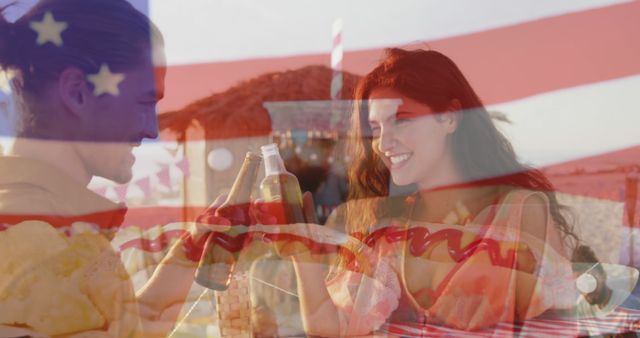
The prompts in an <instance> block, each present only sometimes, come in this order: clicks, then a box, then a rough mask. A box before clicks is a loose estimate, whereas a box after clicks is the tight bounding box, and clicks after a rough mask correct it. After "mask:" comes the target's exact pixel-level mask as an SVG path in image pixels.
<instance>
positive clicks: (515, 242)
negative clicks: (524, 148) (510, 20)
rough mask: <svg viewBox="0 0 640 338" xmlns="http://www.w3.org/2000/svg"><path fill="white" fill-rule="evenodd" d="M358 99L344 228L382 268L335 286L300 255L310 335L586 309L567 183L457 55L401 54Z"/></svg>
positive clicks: (332, 277)
mask: <svg viewBox="0 0 640 338" xmlns="http://www.w3.org/2000/svg"><path fill="white" fill-rule="evenodd" d="M355 102H356V107H355V109H354V116H353V119H352V129H353V130H352V136H353V140H352V142H351V150H352V151H353V158H354V159H355V163H354V164H353V165H352V166H351V167H350V170H349V189H350V194H349V201H348V202H347V203H346V205H345V206H343V207H342V208H341V209H340V210H338V212H337V213H336V214H335V215H334V217H333V218H332V219H331V220H330V223H331V224H332V225H333V226H340V227H344V228H345V230H346V232H347V233H349V234H350V235H352V236H354V237H356V238H359V239H361V241H362V243H364V244H365V245H364V249H363V250H362V251H360V252H359V254H360V255H366V256H367V259H366V261H367V262H368V264H364V265H366V266H367V267H366V268H360V270H358V269H353V268H348V267H347V264H346V263H345V260H344V259H342V260H341V262H340V263H338V264H336V265H335V266H334V267H333V268H332V271H331V272H330V273H329V276H328V277H327V279H326V283H325V284H326V289H325V288H323V285H321V283H319V282H318V279H320V280H322V278H320V276H321V274H320V273H319V272H317V271H312V269H311V268H310V267H305V264H301V262H302V261H304V260H303V259H302V258H301V257H294V262H295V266H296V271H297V273H298V281H299V282H298V288H299V292H300V294H301V309H302V312H303V318H304V319H305V320H304V322H305V325H306V327H307V329H308V330H309V332H310V333H317V334H321V335H334V334H340V335H351V334H365V333H368V332H371V331H375V330H376V329H377V328H378V327H380V326H381V325H382V324H383V323H385V322H389V321H398V322H419V323H420V322H422V323H425V322H434V323H440V324H443V325H448V326H452V327H455V328H459V329H468V330H472V329H478V328H482V327H487V326H491V325H494V324H496V323H498V322H503V321H516V320H526V319H529V318H532V317H535V316H538V315H540V314H541V313H543V312H545V311H546V310H548V309H565V308H569V307H571V306H572V305H573V303H574V302H575V299H576V293H575V288H574V285H575V283H574V282H573V280H572V274H571V265H570V263H569V260H568V258H567V257H570V255H569V253H570V252H571V251H572V249H573V247H574V246H575V245H576V244H577V242H578V241H577V237H576V235H575V234H574V232H573V231H572V228H571V226H570V224H569V222H568V221H567V220H566V218H565V216H564V215H563V210H562V207H561V206H560V204H559V203H558V201H557V199H556V196H555V194H554V192H553V187H552V185H551V183H550V182H549V181H548V180H547V179H546V178H545V176H544V175H543V174H542V173H541V172H540V171H538V170H536V169H533V168H530V167H527V166H525V165H523V164H521V163H520V162H519V161H518V160H517V157H516V154H515V152H514V150H513V148H512V147H511V145H510V143H509V141H508V140H507V139H506V138H505V137H504V136H503V135H502V134H501V133H500V131H499V130H498V129H497V128H496V126H495V125H494V124H493V121H492V119H491V116H490V114H489V113H488V112H487V110H486V109H485V108H484V106H483V104H482V102H481V100H480V99H479V97H478V96H477V95H476V93H475V92H474V90H473V89H472V87H471V86H470V84H469V82H468V81H467V80H466V78H465V77H464V75H463V74H462V72H461V71H460V70H459V69H458V67H457V66H456V65H455V63H454V62H453V61H452V60H451V59H449V58H448V57H446V56H445V55H443V54H441V53H439V52H436V51H431V50H414V51H408V50H402V49H398V48H394V49H389V50H387V52H386V57H385V58H384V60H383V61H382V62H381V63H380V64H379V65H378V66H377V67H376V68H375V69H374V70H373V71H371V72H370V73H368V74H367V75H366V76H365V77H364V78H363V79H362V80H361V82H360V84H359V86H358V87H357V89H356V93H355ZM309 259H312V258H309ZM361 266H362V264H361ZM353 270H357V271H353ZM318 290H320V291H318ZM325 290H326V292H325ZM328 299H330V300H331V301H328ZM314 323H317V324H314Z"/></svg>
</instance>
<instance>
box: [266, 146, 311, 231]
mask: <svg viewBox="0 0 640 338" xmlns="http://www.w3.org/2000/svg"><path fill="white" fill-rule="evenodd" d="M261 150H262V157H263V158H264V168H265V178H264V179H263V180H262V182H261V183H260V191H261V192H262V198H263V199H264V203H265V205H266V207H267V209H268V213H269V214H270V215H271V216H274V217H275V218H276V219H277V224H295V223H304V222H305V219H304V212H303V209H302V193H301V192H300V184H299V183H298V179H297V178H296V177H295V176H294V175H293V174H291V173H290V172H288V171H287V169H286V168H285V167H284V162H283V161H282V157H280V152H279V151H278V146H277V145H276V144H275V143H272V144H268V145H266V146H262V147H261Z"/></svg>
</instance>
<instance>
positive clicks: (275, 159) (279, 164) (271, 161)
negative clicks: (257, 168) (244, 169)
mask: <svg viewBox="0 0 640 338" xmlns="http://www.w3.org/2000/svg"><path fill="white" fill-rule="evenodd" d="M264 168H265V175H266V176H272V175H280V174H284V173H287V169H286V168H285V167H284V162H283V161H282V158H281V157H280V156H278V154H273V155H268V156H266V157H265V158H264Z"/></svg>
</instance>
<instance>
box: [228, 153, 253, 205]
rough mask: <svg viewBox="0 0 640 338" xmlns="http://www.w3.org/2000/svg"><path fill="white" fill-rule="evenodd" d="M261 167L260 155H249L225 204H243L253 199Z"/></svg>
mask: <svg viewBox="0 0 640 338" xmlns="http://www.w3.org/2000/svg"><path fill="white" fill-rule="evenodd" d="M259 168H260V157H258V156H256V155H253V154H251V155H247V157H246V158H245V161H244V163H243V164H242V167H241V168H240V171H239V172H238V175H237V176H236V180H235V182H233V186H232V187H231V191H229V196H228V197H227V200H226V203H225V204H241V203H248V202H250V201H251V192H252V191H253V186H254V185H255V182H256V179H257V177H258V170H259Z"/></svg>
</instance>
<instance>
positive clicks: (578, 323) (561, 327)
mask: <svg viewBox="0 0 640 338" xmlns="http://www.w3.org/2000/svg"><path fill="white" fill-rule="evenodd" d="M624 332H640V310H629V309H619V310H616V311H615V312H613V313H611V314H610V315H608V316H607V317H605V318H584V319H576V320H552V319H533V320H528V321H526V322H522V323H501V324H498V325H496V326H495V327H492V328H489V329H485V330H481V331H473V332H469V331H462V330H456V329H452V328H448V327H445V326H439V325H434V324H416V323H406V324H387V325H385V326H384V327H383V328H382V329H381V332H380V333H382V334H389V335H395V336H408V337H443V336H444V337H576V336H596V335H615V334H619V333H624Z"/></svg>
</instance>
